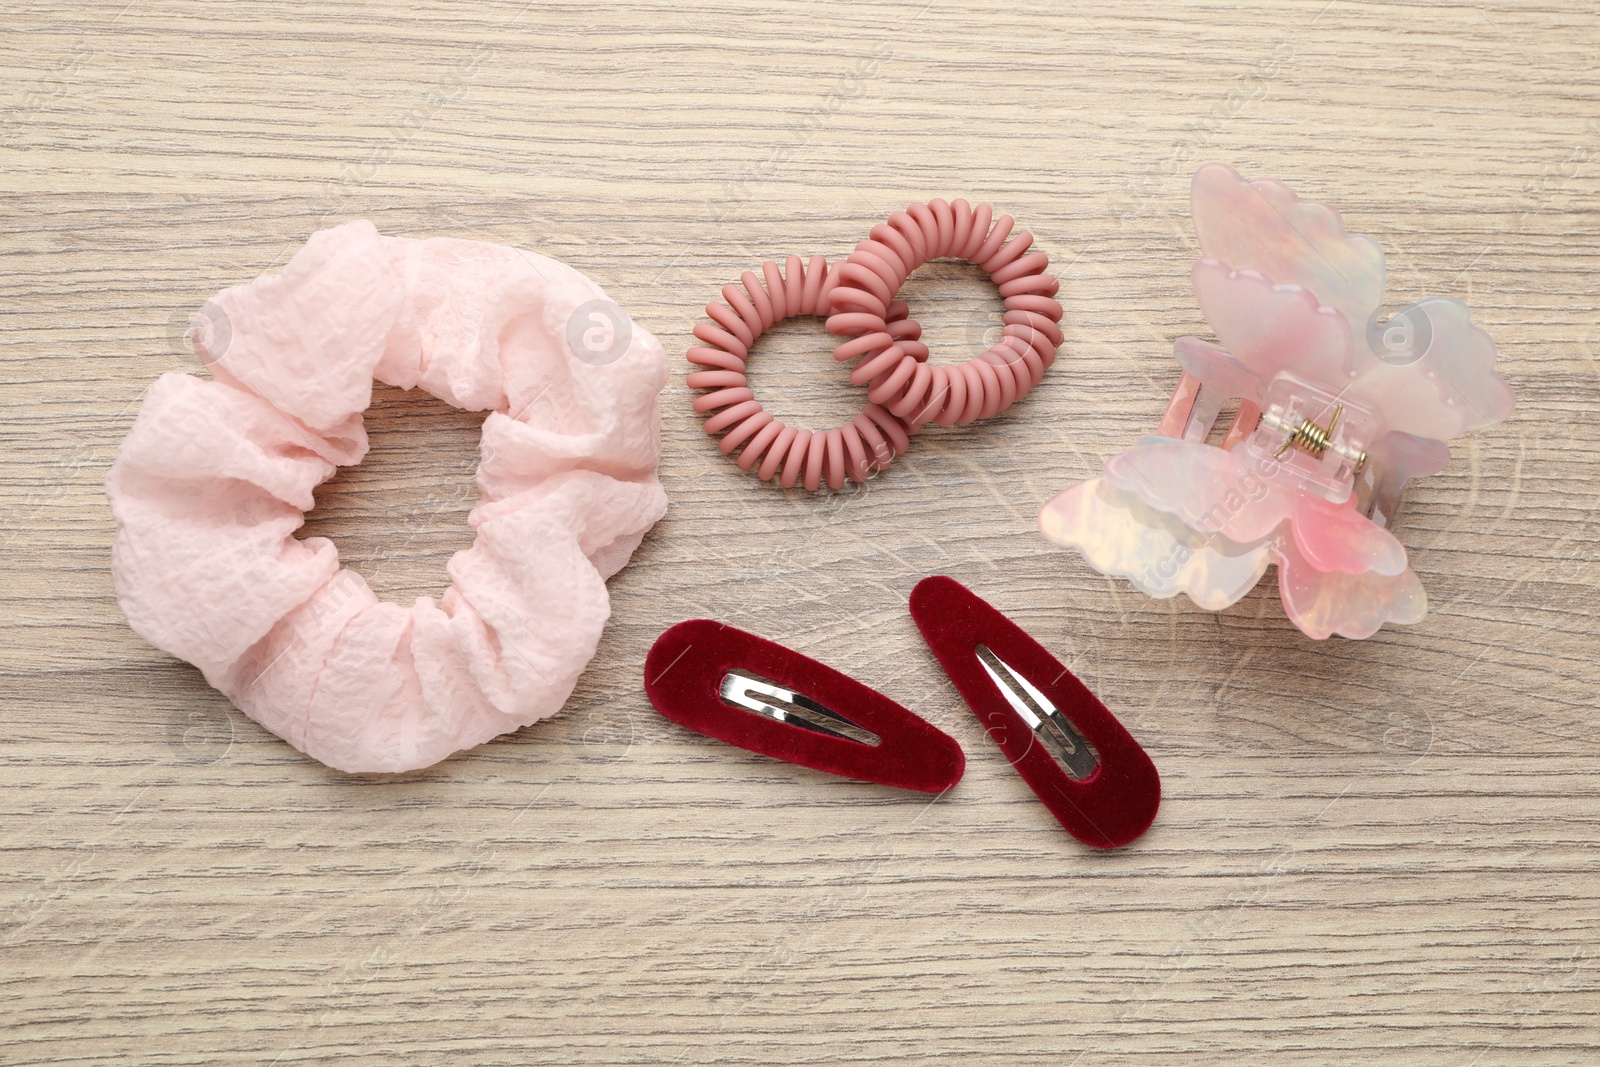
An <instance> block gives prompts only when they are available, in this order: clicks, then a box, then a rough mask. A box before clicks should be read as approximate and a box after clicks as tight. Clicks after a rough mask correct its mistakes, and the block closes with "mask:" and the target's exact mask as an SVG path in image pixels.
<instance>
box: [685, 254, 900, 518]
mask: <svg viewBox="0 0 1600 1067" xmlns="http://www.w3.org/2000/svg"><path fill="white" fill-rule="evenodd" d="M739 280H740V282H741V283H742V285H743V289H742V290H741V288H740V287H739V286H737V285H725V286H723V287H722V298H723V300H725V301H727V303H726V305H724V304H720V303H717V302H716V301H712V302H711V303H709V304H707V305H706V315H707V316H708V317H709V318H710V319H711V321H710V322H702V323H698V324H696V326H695V328H694V335H695V337H697V338H698V339H699V340H701V341H703V342H704V343H705V345H704V346H703V347H696V348H691V349H689V351H688V354H687V358H688V360H689V362H690V363H693V364H695V365H696V366H698V367H701V368H703V369H701V370H697V371H695V372H693V373H691V374H690V375H689V378H688V382H689V388H691V389H709V390H712V391H711V392H708V393H705V394H703V395H702V396H699V397H697V398H695V402H694V409H695V411H697V412H699V413H700V414H702V415H705V416H706V421H705V430H706V433H707V434H711V435H713V436H714V435H716V434H719V433H721V434H723V437H722V440H721V442H720V443H719V445H718V447H720V448H721V449H722V451H723V452H724V453H732V452H733V451H734V449H736V448H741V446H742V450H741V451H740V453H739V466H740V467H742V468H743V469H745V470H749V469H750V468H751V467H755V466H756V464H757V462H759V463H760V466H759V467H758V468H757V470H756V474H757V476H758V477H760V478H761V480H762V481H770V480H771V479H772V478H773V476H774V475H776V476H777V479H778V484H779V485H781V486H783V487H784V488H785V489H788V488H792V487H793V486H794V485H795V483H796V482H798V483H800V484H801V485H804V486H805V487H806V488H807V489H810V490H816V489H818V488H819V487H821V486H822V485H823V484H826V485H827V486H828V488H829V489H842V488H843V487H844V483H845V479H846V478H849V479H850V480H851V481H855V482H858V483H859V482H865V481H866V480H867V479H868V478H870V477H871V476H872V475H873V473H874V472H876V471H881V470H884V469H885V468H887V467H888V466H889V464H890V463H891V462H893V461H894V457H895V456H898V455H899V454H900V453H902V452H904V451H905V450H906V447H907V446H908V445H909V444H910V443H911V441H910V435H911V434H912V433H914V432H915V430H914V429H913V428H912V427H910V426H908V425H907V424H906V422H905V420H903V419H901V418H900V417H899V416H896V415H893V414H891V413H890V412H888V411H887V410H885V409H884V408H883V407H882V406H881V405H879V404H877V403H874V402H871V401H870V400H869V402H868V403H867V405H866V407H864V408H863V409H862V411H861V414H859V415H857V416H856V417H855V419H854V420H853V421H851V422H848V423H846V424H845V425H843V426H841V427H838V428H837V429H832V430H826V431H822V432H813V431H811V430H804V429H799V428H796V427H794V426H790V425H788V424H787V423H785V422H783V421H782V420H781V419H777V418H774V417H773V416H772V415H771V414H770V413H768V412H767V411H766V410H765V409H764V408H762V406H761V402H760V401H759V400H757V399H756V398H755V393H754V392H752V391H751V389H750V382H749V380H748V379H747V378H746V377H745V373H744V372H745V361H746V359H748V358H749V355H750V349H751V348H752V347H753V346H754V345H755V342H756V339H757V338H759V337H760V336H761V335H762V334H763V333H765V332H766V331H767V330H768V329H770V328H771V326H772V324H773V323H775V322H778V321H779V320H782V319H787V318H793V317H795V316H797V315H817V316H824V317H825V316H826V315H827V314H828V309H829V300H828V296H829V290H830V289H831V288H832V287H833V285H834V284H835V282H836V281H837V275H836V274H834V273H831V272H830V271H829V269H828V261H827V260H826V259H824V258H823V257H821V256H812V257H811V262H810V263H809V264H802V263H801V260H800V257H799V256H790V257H789V258H788V260H787V261H786V262H785V264H784V268H783V270H782V271H781V272H780V271H779V269H778V265H777V264H776V263H773V262H772V261H770V260H768V261H767V262H766V263H763V264H762V265H761V277H759V278H758V277H757V276H756V273H755V272H754V271H745V272H744V274H743V275H741V276H740V279H739ZM763 280H765V282H766V284H765V286H763V285H762V281H763ZM908 314H909V309H908V308H907V307H906V305H905V303H904V302H903V301H898V300H894V301H888V302H886V303H884V304H883V305H882V306H881V307H880V308H879V315H878V318H877V319H876V321H877V324H878V325H877V330H876V333H875V334H873V335H872V336H866V337H862V338H858V339H857V341H855V342H851V343H852V344H858V345H863V346H864V347H862V348H861V349H860V351H862V352H865V351H866V350H867V347H876V346H878V345H880V344H882V345H892V344H895V343H897V342H903V343H906V344H910V345H917V346H918V347H920V345H919V343H918V342H917V338H918V336H920V334H921V332H922V327H920V326H919V325H917V323H916V322H915V320H913V319H910V318H908V317H907V316H908ZM830 321H831V320H830ZM830 328H831V326H830ZM878 335H881V338H880V337H879V336H878ZM840 347H841V349H843V348H847V347H849V345H848V344H847V345H843V346H840ZM923 353H924V358H926V349H923ZM845 358H847V357H845ZM724 431H726V432H724Z"/></svg>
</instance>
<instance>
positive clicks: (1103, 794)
mask: <svg viewBox="0 0 1600 1067" xmlns="http://www.w3.org/2000/svg"><path fill="white" fill-rule="evenodd" d="M911 617H912V618H913V619H915V620H916V622H917V627H918V628H919V629H920V630H921V631H922V636H923V639H924V640H926V641H927V642H928V647H929V648H930V649H932V650H933V654H934V655H935V656H936V657H938V660H939V663H940V664H941V665H942V666H943V667H944V669H945V673H946V674H948V675H949V676H950V680H951V681H952V682H954V683H955V687H956V689H958V690H959V691H960V692H961V696H962V698H963V699H965V700H966V702H967V704H968V705H969V706H970V707H971V708H972V711H973V714H975V715H977V717H978V721H979V722H981V723H983V725H984V727H985V728H986V729H987V730H988V731H989V736H990V737H991V738H992V739H993V740H994V742H995V743H996V744H997V745H999V746H1000V749H1001V751H1002V752H1004V753H1005V754H1006V758H1007V759H1008V760H1010V761H1011V765H1012V766H1013V767H1015V768H1016V769H1017V773H1018V774H1020V775H1022V779H1023V781H1025V782H1027V783H1028V785H1029V786H1030V787H1031V788H1032V789H1033V791H1034V792H1035V793H1037V794H1038V796H1039V799H1040V800H1041V801H1043V802H1044V806H1045V807H1047V808H1049V809H1050V813H1051V814H1052V815H1054V816H1055V817H1056V819H1057V820H1058V821H1059V822H1060V823H1061V825H1062V826H1064V827H1066V828H1067V832H1068V833H1070V834H1072V836H1073V837H1076V838H1077V839H1078V840H1079V841H1082V842H1083V843H1084V844H1086V845H1092V846H1094V847H1095V848H1116V847H1118V846H1120V845H1126V844H1127V843H1128V842H1130V841H1133V840H1135V839H1136V838H1138V836H1139V835H1140V834H1142V833H1144V832H1145V830H1146V829H1148V828H1149V826H1150V823H1151V822H1152V821H1153V820H1154V819H1155V817H1156V808H1158V807H1159V806H1160V805H1161V777H1160V775H1158V774H1157V773H1156V767H1155V764H1154V763H1152V762H1150V757H1149V756H1148V755H1146V754H1145V751H1144V749H1142V748H1140V747H1139V742H1137V741H1135V740H1134V739H1133V735H1132V734H1130V733H1128V731H1127V730H1126V729H1124V728H1123V726H1122V724H1121V723H1120V722H1118V721H1117V720H1116V718H1115V716H1113V715H1112V714H1111V712H1109V711H1107V710H1106V706H1105V705H1104V704H1102V703H1100V701H1099V699H1098V698H1097V697H1095V695H1094V694H1093V693H1091V692H1089V690H1088V688H1087V687H1085V686H1084V684H1083V683H1082V682H1080V681H1079V680H1078V679H1077V678H1076V677H1074V676H1073V674H1072V672H1071V671H1069V670H1067V668H1065V667H1063V666H1062V665H1061V664H1060V663H1059V662H1058V661H1057V660H1056V658H1055V657H1054V656H1052V655H1050V653H1049V652H1047V651H1045V649H1044V646H1042V645H1040V644H1039V643H1038V642H1037V641H1035V640H1034V639H1033V638H1031V637H1029V636H1028V635H1027V634H1026V633H1025V632H1024V631H1023V630H1022V629H1021V628H1020V627H1018V626H1017V624H1016V623H1014V622H1012V621H1011V620H1010V619H1008V618H1006V617H1005V616H1004V615H1002V614H1000V612H998V611H996V610H995V609H994V608H993V607H991V606H990V605H989V604H987V603H986V602H984V601H983V600H980V599H979V598H978V597H977V596H975V595H974V594H973V593H972V592H971V590H969V589H967V588H966V586H964V585H962V584H961V583H960V582H957V581H956V580H955V579H953V578H947V577H944V576H942V575H938V576H935V577H932V578H924V579H923V580H922V581H920V582H918V583H917V587H916V588H915V589H913V590H912V592H911Z"/></svg>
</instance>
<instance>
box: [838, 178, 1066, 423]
mask: <svg viewBox="0 0 1600 1067" xmlns="http://www.w3.org/2000/svg"><path fill="white" fill-rule="evenodd" d="M992 219H993V212H992V211H991V209H990V207H989V205H988V204H979V205H978V206H977V207H976V208H972V207H971V206H969V205H968V204H967V202H966V201H965V200H959V199H958V200H956V201H955V202H954V203H952V204H947V203H945V202H944V201H943V200H937V199H935V200H930V201H929V202H928V203H926V204H912V205H911V206H910V207H909V208H907V209H906V210H905V211H897V212H895V213H894V214H893V215H891V216H889V221H888V223H887V224H880V225H878V226H874V227H873V228H872V233H871V239H870V240H867V241H863V242H861V243H860V244H858V245H856V248H855V251H854V252H852V253H850V256H849V258H848V259H846V260H845V261H844V263H842V264H840V265H839V266H838V267H837V269H836V271H835V273H834V275H833V277H832V278H831V279H830V280H831V281H832V282H833V284H832V285H831V286H829V287H828V290H827V293H828V304H829V308H830V310H831V312H832V313H831V314H830V315H829V317H828V332H829V333H833V334H838V335H841V336H845V337H849V338H851V340H848V341H846V342H844V343H843V344H841V345H839V347H838V348H836V349H835V350H834V353H833V356H834V358H835V359H837V360H839V362H841V363H845V362H848V361H850V360H853V359H854V360H859V362H858V363H857V364H856V365H855V367H854V368H853V369H852V370H851V372H850V380H851V381H852V382H854V383H855V384H856V385H866V386H867V399H868V401H869V402H870V403H872V404H877V405H880V406H881V407H883V408H884V409H886V410H887V411H888V413H889V414H891V415H893V416H894V417H896V418H898V419H900V420H902V421H903V422H904V423H905V424H906V426H907V428H908V429H909V430H910V431H911V432H915V431H916V430H917V429H919V428H920V427H921V426H922V425H923V424H924V423H929V422H932V423H936V424H938V425H940V426H950V425H961V426H965V425H966V424H967V423H969V422H974V421H976V420H978V419H987V418H989V417H990V416H992V415H995V414H998V413H999V412H1001V411H1004V410H1005V409H1006V408H1008V407H1010V406H1011V405H1012V404H1013V403H1015V402H1016V401H1018V400H1021V399H1022V398H1023V397H1024V396H1026V395H1027V394H1028V391H1029V390H1030V389H1032V388H1033V387H1034V386H1036V385H1038V384H1039V380H1040V379H1041V378H1043V377H1044V372H1045V371H1046V370H1047V369H1048V368H1049V367H1050V365H1051V364H1052V363H1054V362H1055V358H1056V346H1057V345H1059V344H1061V328H1060V326H1059V325H1058V323H1060V321H1061V305H1060V304H1058V303H1057V302H1056V301H1055V299H1054V297H1055V295H1056V293H1057V292H1058V291H1059V290H1060V288H1061V286H1060V283H1059V282H1057V281H1056V279H1055V278H1054V277H1052V276H1051V275H1049V274H1047V273H1045V271H1046V269H1047V268H1048V267H1049V265H1050V260H1049V259H1048V257H1046V256H1045V254H1044V253H1043V252H1030V251H1028V249H1029V247H1030V246H1031V245H1032V244H1033V235H1032V234H1031V233H1029V232H1028V231H1026V230H1023V231H1021V232H1020V233H1018V234H1017V235H1016V236H1015V237H1012V238H1011V240H1010V241H1009V242H1008V241H1007V240H1006V238H1007V237H1008V236H1010V234H1011V227H1012V225H1013V222H1012V218H1011V216H1010V215H1002V216H1000V218H999V219H998V220H994V223H993V226H992V227H991V225H990V222H991V220H992ZM946 257H953V258H956V259H964V260H967V261H968V262H970V263H975V264H977V265H978V266H979V267H981V268H983V270H984V272H985V273H987V274H988V275H989V278H990V280H991V281H993V282H994V283H995V284H996V285H998V286H999V287H1000V296H1001V297H1002V298H1003V299H1004V300H1005V308H1006V310H1005V316H1004V320H1003V321H1004V324H1005V327H1004V333H1003V335H1002V336H1001V338H1000V340H999V341H998V342H996V343H995V345H994V346H993V347H991V348H990V349H989V350H988V351H987V352H984V353H983V354H982V355H980V356H978V357H977V358H975V359H971V360H968V361H967V362H966V363H962V364H958V365H956V366H949V367H945V366H930V365H929V364H928V362H927V359H928V346H927V345H925V344H923V343H922V342H921V341H919V340H918V337H919V336H920V334H921V331H920V329H918V330H915V331H907V330H905V329H904V328H901V329H900V330H896V329H895V327H896V325H897V323H896V320H895V317H894V312H895V311H896V310H897V309H899V308H903V307H905V304H904V303H903V302H901V301H899V300H898V299H896V296H897V294H898V293H899V292H900V288H901V286H903V285H904V284H905V281H906V278H907V276H909V275H910V274H911V272H912V271H914V270H916V269H917V268H918V267H920V266H922V265H923V264H924V263H927V262H928V261H929V260H933V259H942V258H946Z"/></svg>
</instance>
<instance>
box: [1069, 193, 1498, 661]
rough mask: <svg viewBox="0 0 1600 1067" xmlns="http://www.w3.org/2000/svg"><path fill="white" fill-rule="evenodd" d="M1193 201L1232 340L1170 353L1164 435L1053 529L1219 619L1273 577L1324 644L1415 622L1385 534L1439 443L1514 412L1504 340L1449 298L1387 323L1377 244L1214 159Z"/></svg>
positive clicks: (1122, 571) (1088, 485) (1181, 343)
mask: <svg viewBox="0 0 1600 1067" xmlns="http://www.w3.org/2000/svg"><path fill="white" fill-rule="evenodd" d="M1191 206H1192V211H1193V216H1194V224H1195V230H1196V232H1197V234H1198V236H1199V238H1200V248H1201V252H1202V254H1203V256H1204V258H1202V259H1201V260H1199V261H1198V262H1197V263H1196V264H1195V265H1194V270H1193V272H1192V280H1193V283H1194V292H1195V297H1196V299H1197V300H1198V302H1199V304H1200V310H1201V312H1202V314H1203V315H1204V317H1205V319H1206V322H1207V323H1209V324H1210V326H1211V328H1212V330H1213V331H1214V332H1215V333H1216V336H1217V339H1218V340H1219V341H1220V342H1221V343H1220V344H1211V343H1209V342H1207V341H1203V340H1200V339H1199V338H1195V337H1181V338H1179V339H1178V340H1177V342H1176V343H1175V345H1174V346H1173V351H1174V355H1175V356H1176V357H1177V360H1178V363H1179V365H1180V366H1182V368H1183V375H1182V377H1181V378H1180V379H1179V382H1178V386H1177V389H1176V391H1175V392H1174V394H1173V398H1172V402H1171V404H1170V405H1169V406H1168V408H1167V412H1166V414H1165V416H1164V417H1163V418H1162V420H1161V423H1160V426H1159V427H1158V428H1157V430H1156V434H1155V435H1154V436H1151V437H1146V438H1144V439H1143V440H1141V441H1140V442H1139V443H1138V444H1136V445H1135V446H1134V447H1133V448H1131V449H1129V450H1128V451H1126V452H1123V453H1121V454H1120V455H1118V456H1115V457H1113V458H1112V459H1110V460H1109V461H1107V463H1106V465H1105V473H1104V476H1103V477H1100V478H1096V479H1093V480H1091V481H1087V482H1082V483H1080V484H1078V485H1075V486H1073V487H1071V488H1070V489H1068V490H1066V491H1065V492H1063V493H1061V494H1060V495H1059V496H1057V497H1056V498H1055V499H1053V500H1051V501H1050V502H1049V503H1048V504H1046V505H1045V507H1044V510H1043V511H1042V512H1041V514H1040V516H1039V525H1040V529H1041V531H1042V532H1043V533H1044V535H1045V537H1047V538H1048V539H1050V540H1051V541H1054V542H1056V543H1057V544H1061V545H1066V546H1068V547H1071V548H1075V549H1077V550H1078V551H1079V552H1080V553H1082V554H1083V557H1084V559H1085V560H1087V561H1088V563H1089V565H1090V566H1092V567H1094V568H1095V569H1096V570H1098V571H1100V572H1101V573H1103V574H1108V575H1114V576H1118V577H1122V578H1126V579H1128V580H1129V581H1131V582H1132V583H1133V584H1134V585H1135V586H1137V587H1138V588H1139V589H1141V590H1143V591H1144V592H1145V593H1148V594H1149V595H1150V596H1153V597H1158V598H1167V597H1171V596H1174V595H1176V594H1178V593H1185V594H1187V595H1188V597H1189V598H1190V599H1191V600H1192V601H1194V603H1195V604H1197V605H1199V606H1200V607H1202V608H1208V609H1211V610H1219V609H1221V608H1225V607H1227V606H1229V605H1230V604H1233V603H1234V602H1235V601H1237V600H1238V599H1239V598H1240V597H1242V596H1244V595H1245V593H1247V592H1249V591H1250V589H1251V588H1253V587H1254V586H1255V584H1256V583H1257V582H1258V581H1259V580H1260V579H1261V576H1262V575H1263V574H1264V573H1266V569H1267V565H1268V564H1269V563H1270V564H1275V565H1276V566H1277V568H1278V589H1279V592H1280V594H1281V597H1282V600H1283V606H1284V611H1285V612H1286V613H1287V614H1288V616H1289V618H1290V620H1291V621H1292V622H1293V623H1294V624H1295V625H1296V626H1298V627H1299V628H1300V629H1301V630H1302V631H1303V632H1304V633H1306V634H1307V635H1309V636H1311V637H1314V638H1325V637H1328V636H1330V635H1332V634H1340V635H1341V636H1344V637H1351V638H1364V637H1370V636H1371V635H1372V634H1374V633H1376V632H1377V630H1378V628H1379V627H1380V626H1382V625H1383V624H1384V623H1385V622H1393V623H1415V622H1419V621H1421V620H1422V618H1423V617H1424V616H1425V615H1426V614H1427V596H1426V594H1425V593H1424V592H1423V589H1422V583H1421V582H1420V581H1418V580H1417V576H1416V575H1415V574H1414V573H1413V572H1412V570H1411V567H1410V564H1409V561H1408V559H1407V557H1406V551H1405V549H1404V547H1402V546H1401V544H1400V542H1399V541H1397V540H1395V538H1394V536H1393V535H1392V534H1390V533H1389V531H1388V530H1387V528H1386V527H1387V526H1388V524H1389V522H1390V520H1391V519H1392V518H1393V515H1394V509H1395V507H1396V504H1397V502H1398V501H1399V498H1400V493H1401V491H1402V490H1403V488H1404V487H1405V484H1406V482H1407V481H1409V480H1410V479H1412V478H1419V477H1424V476H1427V475H1430V474H1437V473H1438V472H1439V471H1440V470H1442V469H1443V468H1444V465H1445V463H1446V462H1447V461H1448V460H1449V458H1450V452H1449V449H1448V448H1446V446H1445V444H1444V442H1446V441H1448V440H1451V439H1453V438H1455V437H1459V436H1461V435H1462V434H1465V433H1469V432H1471V431H1473V430H1480V429H1483V428H1485V427H1488V426H1493V425H1495V424H1496V423H1499V422H1501V421H1503V420H1504V419H1506V418H1507V417H1509V416H1510V415H1511V413H1512V411H1513V409H1514V408H1515V407H1516V397H1515V395H1514V394H1513V393H1512V391H1511V387H1510V386H1508V385H1507V384H1506V383H1505V381H1503V380H1502V379H1501V378H1500V376H1499V374H1498V373H1496V371H1495V346H1494V342H1493V341H1492V340H1491V339H1490V338H1489V335H1488V334H1487V333H1485V332H1484V331H1483V330H1481V329H1479V328H1478V327H1476V326H1474V325H1473V324H1472V319H1471V314H1470V313H1469V312H1468V310H1467V308H1466V306H1465V305H1463V304H1461V303H1458V302H1457V301H1455V300H1450V299H1445V298H1438V297H1436V298H1431V299H1427V300H1423V301H1421V302H1419V303H1416V304H1412V305H1411V306H1410V307H1407V308H1405V309H1404V310H1402V311H1400V312H1398V313H1396V314H1395V315H1394V316H1393V317H1392V318H1390V319H1388V320H1386V321H1385V320H1384V319H1383V318H1382V305H1383V291H1384V265H1383V252H1382V250H1381V249H1380V248H1379V247H1378V245H1377V244H1376V243H1375V242H1373V241H1372V240H1371V239H1370V238H1367V237H1362V236H1359V235H1355V234H1349V233H1346V232H1345V229H1344V223H1343V221H1342V220H1341V219H1340V217H1339V214H1338V212H1336V211H1334V210H1333V209H1332V208H1329V207H1326V206H1324V205H1322V204H1317V203H1313V202H1311V201H1307V200H1301V199H1300V198H1299V197H1297V196H1296V195H1295V194H1294V193H1293V192H1291V191H1290V190H1289V189H1288V187H1287V186H1285V185H1283V184H1281V183H1279V182H1275V181H1250V180H1248V179H1246V178H1244V177H1242V176H1240V175H1239V174H1238V173H1237V172H1236V171H1234V170H1233V169H1231V168H1229V167H1226V166H1223V165H1221V164H1216V163H1212V164H1207V165H1206V166H1204V167H1201V168H1200V170H1199V171H1198V172H1196V174H1195V176H1194V181H1193V185H1192V189H1191ZM1230 400H1237V401H1238V412H1237V414H1236V415H1235V416H1234V418H1233V420H1232V422H1231V423H1230V425H1229V426H1228V428H1227V430H1226V431H1225V433H1224V434H1223V435H1222V440H1221V443H1220V444H1211V443H1209V442H1210V440H1211V438H1212V436H1213V430H1214V428H1215V424H1216V422H1217V420H1218V417H1219V416H1220V414H1221V411H1222V409H1223V406H1224V405H1225V404H1227V403H1228V402H1229V401H1230Z"/></svg>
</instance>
